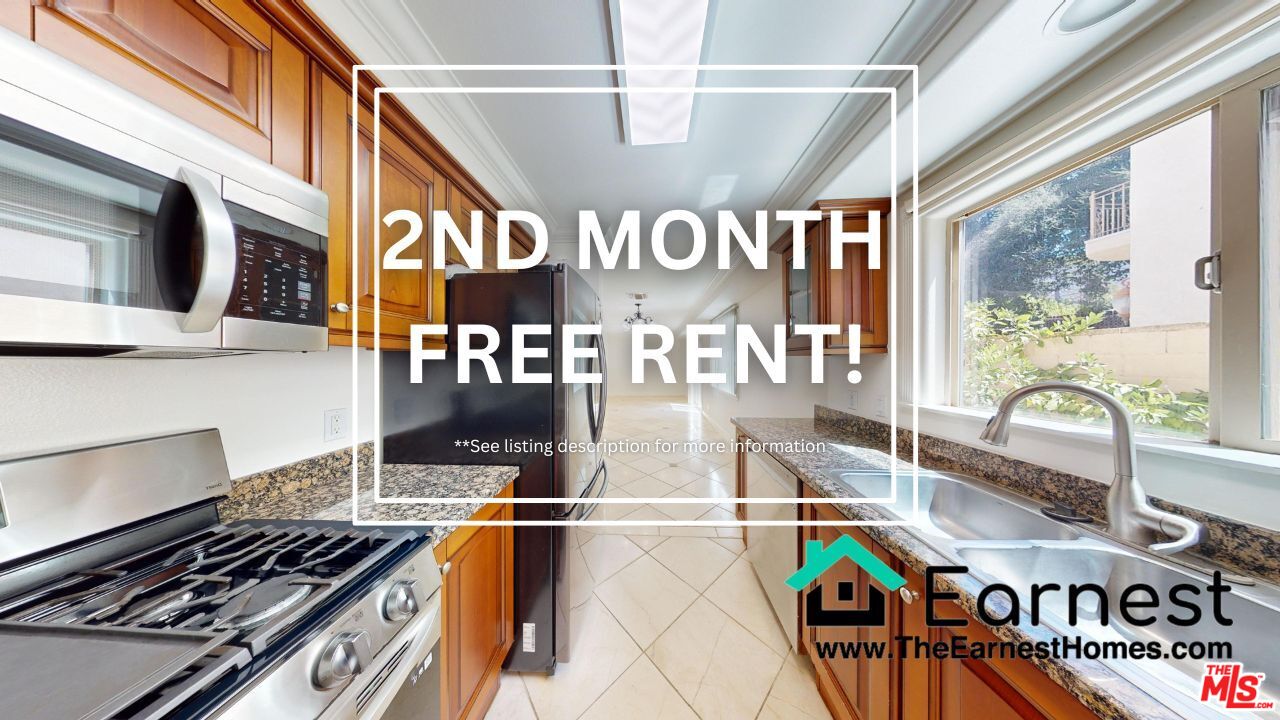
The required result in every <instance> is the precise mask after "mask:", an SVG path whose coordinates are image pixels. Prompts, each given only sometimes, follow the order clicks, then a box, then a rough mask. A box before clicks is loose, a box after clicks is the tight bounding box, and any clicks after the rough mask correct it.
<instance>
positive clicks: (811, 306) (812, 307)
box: [771, 198, 892, 355]
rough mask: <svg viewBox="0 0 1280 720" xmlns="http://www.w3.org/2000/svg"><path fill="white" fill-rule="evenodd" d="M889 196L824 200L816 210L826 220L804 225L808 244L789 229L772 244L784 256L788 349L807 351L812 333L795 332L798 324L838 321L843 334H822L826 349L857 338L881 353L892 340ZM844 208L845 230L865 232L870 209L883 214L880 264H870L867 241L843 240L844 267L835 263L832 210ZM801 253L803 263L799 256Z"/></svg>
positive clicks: (837, 350)
mask: <svg viewBox="0 0 1280 720" xmlns="http://www.w3.org/2000/svg"><path fill="white" fill-rule="evenodd" d="M891 207H892V206H891V204H890V201H889V198H871V199H859V200H820V201H818V202H817V203H815V204H814V206H813V207H812V208H811V209H812V210H819V211H821V213H822V219H821V220H817V221H814V222H811V223H809V224H808V225H807V226H806V227H805V233H804V247H803V248H800V247H797V246H796V245H795V243H794V242H793V240H794V238H792V236H791V233H785V234H784V235H783V236H782V237H781V238H779V240H778V242H776V243H774V244H773V247H772V248H771V249H772V250H773V251H774V252H776V253H778V254H779V255H781V256H782V286H783V311H784V313H785V318H784V319H785V323H786V328H787V352H788V353H789V354H797V355H798V354H804V353H808V352H809V349H810V345H811V339H810V338H811V336H810V335H801V334H798V333H797V332H796V328H797V326H799V325H819V324H834V325H838V326H839V327H840V328H841V333H840V334H839V335H828V336H826V337H824V338H823V341H822V342H823V348H822V350H823V352H824V353H828V354H841V353H847V352H849V347H850V346H851V345H852V344H853V343H857V344H858V347H859V348H860V351H861V352H864V353H882V352H886V351H887V350H888V343H889V314H888V305H889V294H888V284H889V283H888V278H889V271H888V264H889V263H888V259H889V246H888V241H889V234H888V228H889V219H888V216H889V212H890V210H891ZM835 211H839V212H840V216H841V219H840V222H841V224H842V226H843V228H844V231H845V232H848V233H856V232H867V231H868V230H869V228H870V227H871V224H870V216H871V213H873V212H874V213H879V214H880V221H879V229H880V253H879V256H880V266H879V267H877V268H872V267H870V263H869V253H868V248H867V246H866V245H865V244H845V245H844V246H843V247H842V248H841V250H840V252H841V253H842V255H843V257H842V258H841V259H842V261H843V262H842V263H841V265H842V268H841V269H839V270H837V269H833V268H832V267H831V250H832V249H831V235H832V233H831V224H832V217H833V216H832V213H833V212H835ZM799 258H803V260H802V261H801V262H797V259H799ZM852 325H857V326H858V328H859V331H858V337H857V338H851V337H850V334H849V332H848V330H849V327H850V326H852Z"/></svg>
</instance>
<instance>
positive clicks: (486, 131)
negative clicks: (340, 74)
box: [312, 0, 557, 234]
mask: <svg viewBox="0 0 1280 720" xmlns="http://www.w3.org/2000/svg"><path fill="white" fill-rule="evenodd" d="M312 10H313V12H315V13H316V14H317V15H318V16H320V18H321V19H322V20H324V22H325V24H327V25H328V26H329V27H330V28H339V27H340V28H343V33H342V35H343V37H342V40H343V42H344V43H345V44H346V45H347V46H348V47H350V48H351V49H352V50H353V51H354V52H355V53H356V54H357V55H359V56H360V57H361V58H362V59H363V60H364V61H365V62H366V63H369V64H396V65H445V64H447V61H446V60H445V58H443V57H442V56H441V55H440V52H439V51H438V50H437V49H436V47H435V45H434V44H432V42H431V38H430V36H429V35H428V34H427V33H426V31H425V29H424V28H423V27H422V26H421V24H420V23H419V22H418V19H417V18H416V17H414V15H413V13H412V12H410V11H409V9H408V7H407V6H406V5H405V2H404V0H397V1H396V2H386V3H376V4H364V3H360V2H357V1H356V0H335V1H334V2H328V3H315V4H314V5H313V6H312ZM406 47H412V48H414V52H413V54H412V55H410V53H409V52H407V51H406V50H405V48H406ZM378 75H379V77H380V79H381V80H382V82H383V84H385V85H388V86H396V85H398V86H402V87H403V86H413V87H462V84H461V83H460V82H459V81H458V79H457V77H456V76H455V75H454V74H453V73H452V72H446V71H434V72H433V71H422V70H402V71H387V70H381V71H379V72H378ZM398 99H399V101H400V102H401V104H403V105H404V106H405V107H406V108H407V109H408V110H409V111H410V112H411V113H412V114H413V115H414V116H415V117H417V119H418V120H419V121H420V122H421V123H422V124H423V125H425V126H426V127H428V128H430V129H431V133H432V134H433V135H434V136H435V137H436V138H438V139H439V140H440V142H441V143H442V144H443V145H444V146H445V147H446V148H447V149H448V150H449V152H450V153H451V154H453V155H454V156H455V157H457V158H458V159H459V160H460V161H461V162H462V164H464V165H465V166H466V167H467V169H468V171H469V172H470V173H471V174H472V175H474V176H475V177H476V178H477V179H478V180H479V181H480V183H481V184H482V185H484V187H485V188H486V189H487V190H488V191H489V193H490V194H492V195H493V196H494V197H495V199H497V200H498V202H499V203H500V204H501V205H502V206H503V207H504V208H511V209H521V210H528V211H530V212H533V213H536V214H537V215H538V216H539V217H542V218H543V219H544V221H545V222H546V223H547V230H548V232H550V233H552V234H554V233H556V231H557V228H556V227H555V225H556V220H555V218H554V217H553V216H552V215H551V213H550V211H549V210H548V208H547V205H546V203H545V202H544V201H543V200H542V198H541V196H539V194H538V192H537V190H535V189H534V187H533V184H532V183H531V182H529V180H528V178H527V177H526V176H525V174H524V173H523V171H521V169H520V166H519V165H518V164H517V163H516V161H515V159H514V158H513V157H512V156H511V153H510V152H508V151H507V148H506V147H505V146H504V145H503V143H502V141H501V140H500V139H499V138H498V135H497V133H496V132H494V130H493V127H492V126H491V125H489V123H488V121H486V120H485V118H484V116H483V115H482V114H481V113H480V110H479V109H478V108H477V107H476V105H475V103H474V102H473V101H472V99H471V98H470V96H468V95H465V94H450V95H431V94H416V95H400V96H398Z"/></svg>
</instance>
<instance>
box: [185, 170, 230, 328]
mask: <svg viewBox="0 0 1280 720" xmlns="http://www.w3.org/2000/svg"><path fill="white" fill-rule="evenodd" d="M178 180H179V181H181V182H182V184H184V185H186V186H187V188H188V189H189V190H190V191H191V197H192V199H193V200H195V206H196V215H197V217H198V221H199V223H200V230H201V234H202V235H203V237H204V243H203V245H204V255H203V257H202V258H201V261H200V280H199V282H198V284H197V285H196V293H195V297H194V298H193V299H192V301H191V309H190V310H188V311H187V314H186V315H185V316H183V318H182V321H181V323H180V326H181V328H182V331H183V332H189V333H202V332H209V331H210V330H213V329H214V328H215V327H217V326H218V322H219V321H220V320H222V316H223V314H224V313H225V312H226V310H227V303H229V302H231V291H232V289H233V288H234V287H235V280H236V234H235V229H234V228H233V227H232V225H231V215H230V214H229V213H228V212H227V205H226V203H224V202H223V201H222V195H221V193H219V192H218V189H217V188H215V187H214V186H213V183H211V182H209V180H208V179H207V178H205V177H204V176H203V175H201V174H200V173H198V172H196V171H194V170H191V169H189V168H185V167H184V168H181V169H179V170H178Z"/></svg>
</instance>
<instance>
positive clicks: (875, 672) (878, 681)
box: [800, 486, 897, 720]
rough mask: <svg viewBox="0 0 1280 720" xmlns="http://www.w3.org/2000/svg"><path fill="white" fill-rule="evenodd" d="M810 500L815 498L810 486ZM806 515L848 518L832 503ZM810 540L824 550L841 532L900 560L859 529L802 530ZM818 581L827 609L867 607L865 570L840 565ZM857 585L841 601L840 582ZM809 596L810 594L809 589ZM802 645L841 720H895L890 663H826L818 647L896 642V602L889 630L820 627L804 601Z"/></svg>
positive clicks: (891, 561) (810, 507)
mask: <svg viewBox="0 0 1280 720" xmlns="http://www.w3.org/2000/svg"><path fill="white" fill-rule="evenodd" d="M804 491H805V496H806V497H814V494H813V491H812V490H810V489H809V488H808V487H807V486H806V487H805V489H804ZM804 512H805V514H806V515H807V519H810V520H816V521H821V520H831V521H837V522H838V521H842V520H846V518H845V517H844V516H843V515H841V514H840V512H839V511H838V510H836V509H835V507H834V506H832V505H823V504H815V505H805V506H804ZM802 531H804V532H805V533H806V539H809V540H821V541H822V544H823V546H824V547H825V546H827V545H830V544H831V543H833V542H835V541H836V540H837V539H838V538H839V537H840V536H841V535H842V534H848V535H850V536H852V537H853V539H854V540H857V541H858V542H859V543H862V545H863V546H865V547H867V548H870V549H871V551H872V552H874V553H875V554H876V556H877V557H879V558H880V559H881V560H884V561H885V562H886V563H889V564H890V565H892V564H894V562H895V560H894V558H893V556H892V555H890V554H889V553H888V551H886V550H885V549H884V548H882V547H880V546H879V545H877V544H876V543H875V542H874V541H872V540H871V538H870V537H868V536H867V534H866V533H864V532H862V531H861V530H859V529H858V528H856V527H828V526H822V525H818V526H809V527H805V528H802ZM819 580H820V581H821V582H820V584H821V585H822V591H821V592H822V599H823V603H822V606H823V607H824V608H827V609H834V608H839V607H848V608H852V607H866V606H867V594H868V592H869V585H870V582H871V578H870V576H869V575H868V574H867V572H866V571H865V570H863V569H862V568H861V567H860V566H858V565H856V564H854V563H852V562H848V561H841V562H840V563H839V564H837V565H835V566H833V567H832V568H831V569H830V570H828V571H827V572H826V573H824V574H823V575H822V576H821V577H820V578H819ZM841 582H852V583H853V587H854V597H853V600H852V602H841V601H840V600H839V598H838V597H837V592H838V587H839V583H841ZM806 593H807V591H806ZM800 607H801V617H802V622H803V625H802V626H801V642H802V644H803V647H804V649H805V650H806V651H807V652H808V653H809V657H810V658H811V659H812V660H813V666H814V670H815V671H817V676H818V692H819V693H821V694H822V699H823V701H825V702H826V704H827V709H829V710H830V711H831V716H832V717H834V718H836V720H849V719H852V718H857V719H858V720H888V718H890V717H895V716H896V712H895V711H896V705H897V698H896V697H895V693H893V692H891V690H892V689H893V687H894V686H895V685H896V684H897V668H896V667H895V666H894V663H893V662H892V661H889V660H868V659H865V658H858V659H843V658H842V659H831V660H824V659H822V658H820V657H819V656H818V653H817V652H816V651H815V650H814V649H813V648H814V644H815V643H820V642H821V643H826V642H833V643H839V642H891V641H892V639H893V636H894V634H895V633H894V631H893V630H894V627H895V626H896V623H895V620H896V618H895V616H894V615H895V613H894V610H895V609H896V604H895V603H894V602H892V598H890V602H889V603H888V610H889V612H888V618H887V622H886V624H885V625H884V627H815V626H812V625H810V623H809V618H808V617H807V612H806V610H805V609H804V608H805V603H804V601H803V600H802V601H801V603H800Z"/></svg>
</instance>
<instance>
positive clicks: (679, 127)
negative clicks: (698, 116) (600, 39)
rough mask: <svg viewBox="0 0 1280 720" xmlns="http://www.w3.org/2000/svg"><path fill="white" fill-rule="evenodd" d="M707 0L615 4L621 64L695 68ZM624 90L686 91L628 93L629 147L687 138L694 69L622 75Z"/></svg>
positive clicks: (639, 0)
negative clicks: (690, 66) (620, 32)
mask: <svg viewBox="0 0 1280 720" xmlns="http://www.w3.org/2000/svg"><path fill="white" fill-rule="evenodd" d="M708 2H709V0H619V2H618V8H619V15H620V18H619V20H620V25H621V30H622V63H623V64H624V65H628V66H634V65H697V64H698V62H699V60H700V59H701V57H702V36H703V32H704V30H705V28H706V26H707V5H708ZM623 77H624V82H625V84H626V86H627V87H628V88H645V87H651V88H654V87H662V88H689V90H688V91H687V92H684V91H677V92H669V93H668V92H662V93H646V92H636V93H627V94H626V97H625V102H626V104H627V138H628V139H629V140H630V141H631V144H632V145H659V144H663V143H682V142H685V141H687V140H688V139H689V121H690V119H692V117H693V88H694V86H696V85H697V83H698V71H697V70H633V69H630V68H628V69H627V70H625V71H624V72H623Z"/></svg>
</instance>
